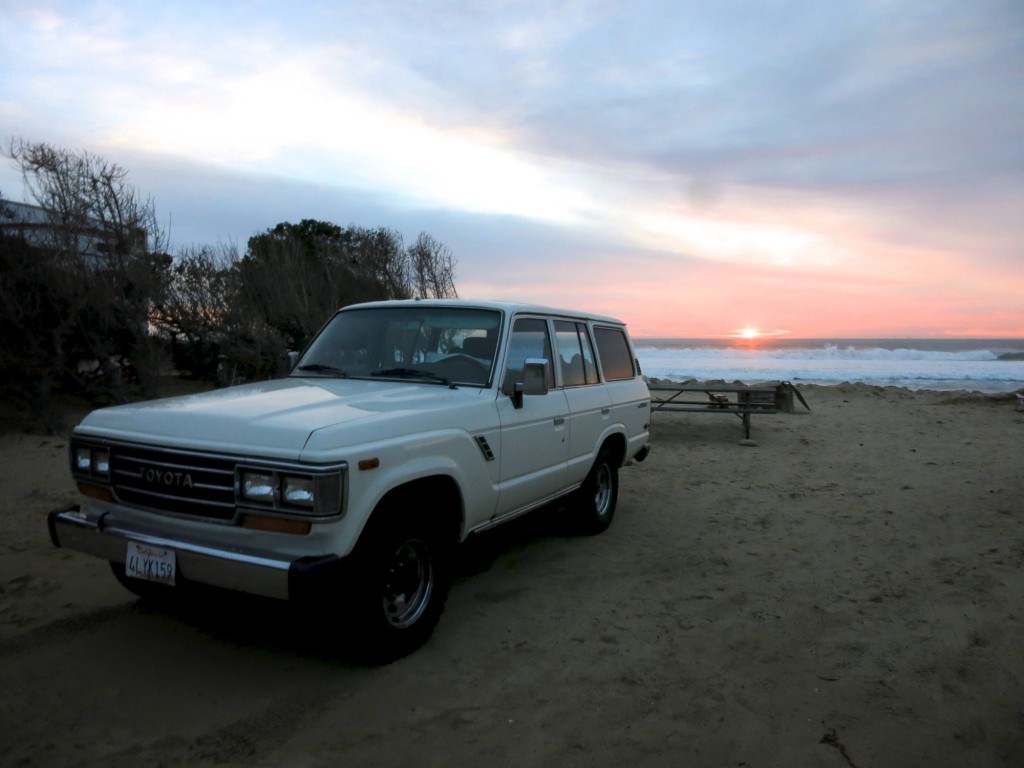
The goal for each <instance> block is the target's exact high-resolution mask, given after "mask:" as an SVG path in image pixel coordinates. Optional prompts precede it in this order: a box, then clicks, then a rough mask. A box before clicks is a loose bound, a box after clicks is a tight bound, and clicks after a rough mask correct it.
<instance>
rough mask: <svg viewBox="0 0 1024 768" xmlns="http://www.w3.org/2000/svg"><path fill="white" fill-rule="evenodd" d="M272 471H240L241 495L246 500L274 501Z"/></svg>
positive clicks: (261, 502) (267, 502)
mask: <svg viewBox="0 0 1024 768" xmlns="http://www.w3.org/2000/svg"><path fill="white" fill-rule="evenodd" d="M274 481H275V477H274V473H273V472H252V471H249V470H246V471H244V472H242V478H241V488H240V491H241V495H242V498H243V499H245V500H246V501H255V502H258V503H260V504H273V503H274V490H275V488H276V484H275V482H274Z"/></svg>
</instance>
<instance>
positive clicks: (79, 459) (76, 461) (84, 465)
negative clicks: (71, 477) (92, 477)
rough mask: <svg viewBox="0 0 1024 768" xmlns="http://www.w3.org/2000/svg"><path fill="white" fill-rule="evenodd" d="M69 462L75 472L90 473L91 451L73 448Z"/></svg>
mask: <svg viewBox="0 0 1024 768" xmlns="http://www.w3.org/2000/svg"><path fill="white" fill-rule="evenodd" d="M71 461H72V464H73V465H74V467H73V469H74V471H75V472H84V473H85V474H89V473H91V472H92V451H91V450H90V449H89V448H75V452H74V454H73V457H72V459H71Z"/></svg>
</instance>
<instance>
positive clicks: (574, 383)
mask: <svg viewBox="0 0 1024 768" xmlns="http://www.w3.org/2000/svg"><path fill="white" fill-rule="evenodd" d="M555 342H556V344H557V345H558V357H559V363H560V365H561V368H562V381H563V383H564V384H565V386H567V387H578V386H579V385H581V384H596V383H597V366H596V365H595V364H594V350H593V349H592V348H591V346H590V337H589V335H588V334H587V326H586V325H585V324H584V323H576V322H572V321H569V320H555Z"/></svg>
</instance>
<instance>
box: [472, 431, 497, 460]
mask: <svg viewBox="0 0 1024 768" xmlns="http://www.w3.org/2000/svg"><path fill="white" fill-rule="evenodd" d="M474 439H475V440H476V444H477V445H478V446H480V453H482V454H483V455H484V458H485V459H487V460H488V461H494V451H492V450H491V446H490V445H489V444H488V443H487V438H486V437H484V436H483V435H477V436H476V438H474Z"/></svg>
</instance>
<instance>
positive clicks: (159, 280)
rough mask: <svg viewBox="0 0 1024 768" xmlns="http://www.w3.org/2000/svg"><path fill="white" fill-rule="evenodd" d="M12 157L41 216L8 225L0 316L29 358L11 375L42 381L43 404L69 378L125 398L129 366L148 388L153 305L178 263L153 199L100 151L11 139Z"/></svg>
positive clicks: (38, 384) (38, 396) (35, 400)
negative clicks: (168, 252)
mask: <svg viewBox="0 0 1024 768" xmlns="http://www.w3.org/2000/svg"><path fill="white" fill-rule="evenodd" d="M7 156H8V157H9V158H10V159H11V160H12V161H13V162H14V164H15V165H16V166H17V167H18V169H19V170H20V172H21V176H22V180H23V182H24V187H25V191H26V194H27V198H28V199H29V200H30V201H31V202H32V203H33V204H34V205H35V206H37V207H38V209H39V210H41V212H42V215H41V217H40V219H39V220H38V221H35V222H33V223H32V226H31V227H29V226H27V225H25V224H24V223H22V225H21V228H20V230H19V228H18V226H17V223H15V224H14V225H11V224H8V226H6V227H5V234H4V239H3V258H4V259H5V262H4V280H3V282H2V283H0V312H2V313H3V314H2V317H0V323H2V324H3V326H4V334H5V338H8V339H12V338H13V339H15V340H16V341H15V347H16V350H14V356H15V357H16V356H17V355H19V354H20V355H22V357H23V359H22V363H23V365H22V366H21V370H20V372H19V371H18V370H12V368H13V369H17V368H18V366H17V365H15V363H14V361H13V360H12V358H11V357H8V358H6V359H5V371H4V372H5V374H7V375H11V374H12V373H13V374H14V379H15V380H24V381H27V382H29V383H31V384H32V385H33V386H32V387H31V392H29V393H25V395H26V396H27V397H30V398H31V399H32V405H33V406H34V407H35V408H45V407H46V404H47V403H48V402H49V397H50V394H51V392H52V390H53V389H54V388H55V387H59V386H61V385H64V386H68V385H73V386H75V387H76V388H81V389H84V390H87V391H92V392H102V393H105V394H107V395H109V396H112V397H114V398H115V399H122V398H123V391H124V387H123V378H124V376H125V372H126V370H129V369H130V370H132V371H134V372H135V373H136V376H137V381H138V383H139V384H140V385H141V386H142V388H143V390H144V391H147V390H149V388H150V386H151V384H152V378H153V377H152V375H151V374H152V373H153V371H154V368H155V366H154V365H153V359H154V354H155V350H154V348H153V345H152V343H151V338H150V334H149V329H148V320H149V313H150V309H151V307H152V305H153V303H154V300H155V299H157V298H158V297H159V295H160V292H161V290H162V287H163V284H164V281H165V277H166V270H167V268H168V267H169V265H170V261H171V259H170V257H169V256H167V255H166V254H165V253H163V249H164V240H163V237H162V234H161V231H160V228H159V226H158V225H157V218H156V212H155V206H154V204H153V202H152V200H148V199H147V200H143V199H142V198H141V197H140V195H139V193H138V192H137V191H136V189H135V188H134V187H133V186H131V185H130V184H129V183H128V173H127V171H126V170H125V169H123V168H121V167H120V166H118V165H116V164H114V163H110V162H108V161H106V160H104V159H103V158H101V157H99V156H97V155H92V154H89V153H86V152H81V153H74V152H70V151H68V150H65V149H60V148H56V147H51V146H50V145H48V144H45V143H31V142H26V141H24V140H21V139H12V140H11V141H10V143H9V144H8V146H7ZM11 334H14V335H13V336H12V335H11ZM83 366H84V367H83Z"/></svg>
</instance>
